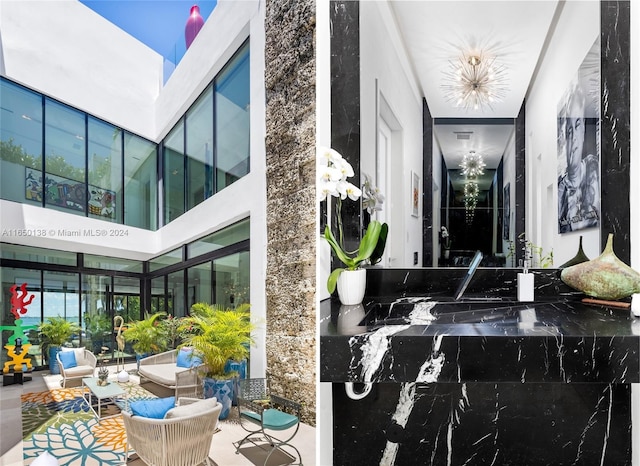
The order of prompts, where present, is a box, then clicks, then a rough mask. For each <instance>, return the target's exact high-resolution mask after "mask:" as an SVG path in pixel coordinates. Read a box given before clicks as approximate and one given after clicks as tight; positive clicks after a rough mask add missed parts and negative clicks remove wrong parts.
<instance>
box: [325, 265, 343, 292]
mask: <svg viewBox="0 0 640 466" xmlns="http://www.w3.org/2000/svg"><path fill="white" fill-rule="evenodd" d="M342 272H344V269H341V268H338V269H335V270H334V271H333V272H331V275H329V279H328V280H327V290H329V293H333V292H334V291H335V290H336V285H337V284H338V277H340V274H341V273H342Z"/></svg>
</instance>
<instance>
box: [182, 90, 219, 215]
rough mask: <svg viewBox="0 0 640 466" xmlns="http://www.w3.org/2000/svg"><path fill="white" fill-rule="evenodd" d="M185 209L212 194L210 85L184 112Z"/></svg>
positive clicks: (211, 104) (211, 99) (211, 109)
mask: <svg viewBox="0 0 640 466" xmlns="http://www.w3.org/2000/svg"><path fill="white" fill-rule="evenodd" d="M186 128H187V134H186V137H187V170H188V172H187V174H188V182H187V209H191V208H193V207H195V206H196V205H198V204H200V203H201V202H202V201H204V200H205V199H207V198H209V197H211V196H212V195H213V89H212V88H211V87H209V88H208V89H207V90H206V91H205V93H204V94H203V95H202V96H200V98H199V99H198V100H197V101H196V103H195V105H194V106H193V107H192V108H191V109H190V110H189V112H187V116H186Z"/></svg>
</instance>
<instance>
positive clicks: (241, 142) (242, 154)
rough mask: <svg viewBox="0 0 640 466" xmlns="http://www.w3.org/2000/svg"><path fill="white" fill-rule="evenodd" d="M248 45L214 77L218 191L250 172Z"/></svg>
mask: <svg viewBox="0 0 640 466" xmlns="http://www.w3.org/2000/svg"><path fill="white" fill-rule="evenodd" d="M249 78H250V75H249V46H248V45H246V46H244V47H243V48H242V49H240V51H239V52H238V53H237V55H236V56H235V57H234V58H233V59H232V60H231V62H229V64H227V66H226V67H225V68H224V70H223V71H222V73H220V75H219V76H218V77H217V78H216V81H215V89H216V95H215V115H216V131H215V134H216V188H217V191H220V190H222V189H223V188H225V187H226V186H229V185H230V184H231V183H233V182H234V181H236V180H238V179H239V178H241V177H243V176H244V175H246V174H248V173H249V154H250V150H249V149H250V144H249V141H250V127H249V101H250V92H249V90H250V86H249Z"/></svg>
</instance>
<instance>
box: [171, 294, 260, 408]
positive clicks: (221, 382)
mask: <svg viewBox="0 0 640 466" xmlns="http://www.w3.org/2000/svg"><path fill="white" fill-rule="evenodd" d="M249 309H250V305H249V304H246V303H245V304H240V305H239V306H237V307H236V308H235V309H231V308H224V307H223V306H220V305H215V304H214V305H210V304H205V303H197V304H194V305H193V306H192V308H191V316H190V317H185V318H184V319H183V324H182V326H181V331H183V332H184V335H185V336H184V340H183V343H182V344H181V345H180V346H181V347H191V348H193V351H194V354H196V355H197V356H198V357H199V358H200V359H201V360H202V365H201V366H200V367H201V371H202V375H203V378H204V394H205V398H211V397H214V396H215V397H216V398H217V399H218V401H219V402H220V403H222V406H223V408H222V412H221V413H220V418H221V419H225V418H226V417H227V416H228V415H229V411H230V409H231V405H232V402H233V395H234V392H235V378H236V377H237V376H238V373H237V371H234V370H232V368H231V367H229V365H228V362H229V361H235V362H240V361H242V360H245V359H246V358H247V357H248V356H249V346H250V345H251V344H252V343H253V339H252V337H251V332H252V331H253V330H254V328H255V326H254V324H252V323H251V318H250V313H249Z"/></svg>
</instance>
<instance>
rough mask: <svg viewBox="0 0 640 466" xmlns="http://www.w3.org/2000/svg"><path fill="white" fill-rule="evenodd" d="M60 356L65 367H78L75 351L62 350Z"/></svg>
mask: <svg viewBox="0 0 640 466" xmlns="http://www.w3.org/2000/svg"><path fill="white" fill-rule="evenodd" d="M58 357H59V358H60V362H61V363H62V367H63V368H64V369H70V368H72V367H78V362H77V361H76V353H75V351H61V352H59V353H58Z"/></svg>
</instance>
